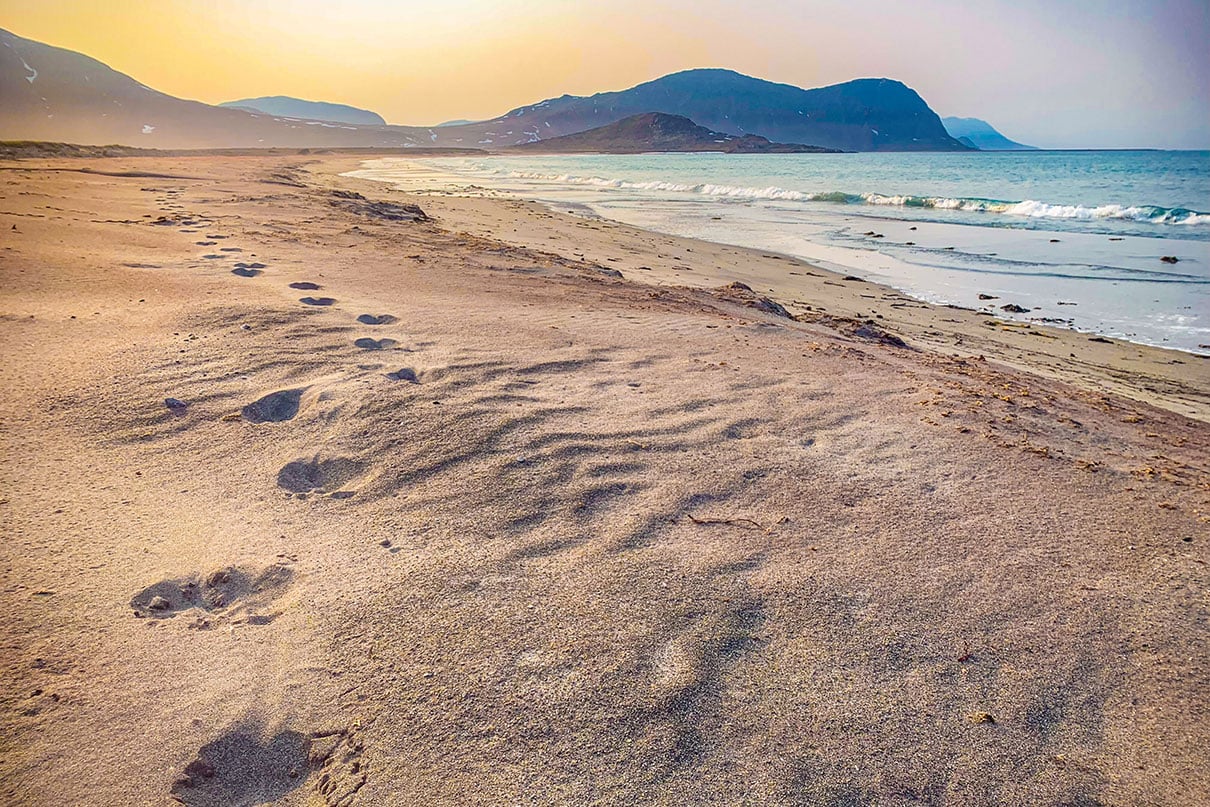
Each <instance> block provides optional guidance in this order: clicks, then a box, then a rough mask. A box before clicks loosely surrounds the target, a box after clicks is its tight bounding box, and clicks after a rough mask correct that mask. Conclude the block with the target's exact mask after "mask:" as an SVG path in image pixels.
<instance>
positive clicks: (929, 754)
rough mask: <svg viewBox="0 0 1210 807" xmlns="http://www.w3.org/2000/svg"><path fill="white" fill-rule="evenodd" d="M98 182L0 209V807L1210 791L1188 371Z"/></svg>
mask: <svg viewBox="0 0 1210 807" xmlns="http://www.w3.org/2000/svg"><path fill="white" fill-rule="evenodd" d="M78 162H80V163H85V162H86V163H87V166H88V167H90V168H92V169H95V170H94V171H93V172H91V173H81V172H78V171H42V170H38V169H40V168H46V167H51V168H63V167H71V166H73V165H75V162H73V161H71V160H59V161H48V162H45V163H37V162H25V163H15V164H12V165H10V166H9V167H13V168H16V169H19V170H10V171H4V172H2V174H0V183H3V184H2V185H0V188H3V191H2V194H0V197H2V199H0V238H2V241H0V277H2V278H3V284H2V286H0V302H2V306H0V317H2V319H0V328H2V329H3V341H2V344H3V346H4V348H3V350H4V352H3V364H2V368H3V380H4V384H3V385H0V428H2V435H3V453H4V457H5V462H4V464H3V498H2V500H0V519H2V523H3V526H4V534H5V540H4V542H3V543H2V544H0V546H2V547H3V549H2V550H0V551H2V552H3V562H2V566H0V568H2V569H3V589H2V591H3V603H2V605H3V608H4V612H5V614H6V619H5V620H4V621H3V624H2V626H0V641H2V642H3V644H2V648H3V649H2V652H0V680H2V681H3V683H2V684H0V736H2V737H3V743H2V745H0V800H2V801H4V802H5V803H7V804H29V805H51V804H90V805H129V804H171V803H184V804H188V805H219V804H270V803H271V804H283V805H387V804H401V805H405V804H485V805H494V804H552V805H555V804H603V805H623V804H634V803H651V804H669V805H672V804H719V805H722V804H778V805H781V804H803V805H858V804H874V803H877V804H887V805H899V804H904V805H906V804H956V805H958V804H960V805H972V804H1004V805H1018V804H1019V805H1033V804H1051V805H1094V804H1103V805H1111V804H1112V805H1135V804H1171V805H1195V804H1203V803H1206V801H1207V800H1210V775H1208V774H1207V772H1206V771H1207V766H1206V753H1207V752H1206V749H1207V748H1210V728H1208V719H1210V710H1208V697H1207V692H1210V688H1208V686H1207V685H1208V684H1210V676H1208V673H1210V661H1208V659H1210V656H1208V653H1207V651H1208V649H1210V648H1208V647H1207V607H1208V604H1207V599H1206V590H1207V588H1206V587H1207V582H1208V581H1207V571H1206V560H1207V546H1208V541H1210V530H1208V529H1207V522H1208V520H1210V503H1208V497H1210V456H1208V455H1210V427H1208V426H1207V424H1206V417H1205V414H1206V408H1205V407H1206V402H1207V401H1208V400H1210V398H1208V397H1207V392H1208V391H1210V381H1208V379H1207V371H1206V369H1205V365H1204V360H1200V359H1194V358H1192V357H1180V356H1179V354H1175V353H1169V352H1165V351H1158V350H1137V351H1136V350H1135V349H1134V348H1133V347H1123V346H1121V345H1113V346H1106V345H1102V344H1099V343H1097V344H1087V341H1086V339H1084V338H1083V337H1078V339H1077V337H1075V336H1070V337H1063V336H1058V337H1056V339H1063V338H1068V339H1070V341H1069V342H1067V343H1064V344H1063V345H1061V346H1060V347H1061V348H1062V350H1061V351H1060V350H1059V348H1055V350H1053V351H1051V353H1047V354H1046V355H1045V356H1042V357H1040V358H1039V354H1038V353H1036V352H1030V351H1027V350H1025V349H1024V348H1021V349H1020V350H1019V351H1018V352H1012V351H1013V348H1012V345H1011V344H1010V345H1009V347H1008V348H1005V347H1004V345H1003V344H1002V343H996V342H994V341H982V342H980V343H979V344H978V346H976V347H975V348H974V349H972V350H961V351H955V350H951V349H948V348H944V349H943V343H945V342H946V339H947V338H948V339H949V340H950V343H952V341H953V340H952V337H953V335H954V334H958V335H959V336H961V335H962V334H965V333H966V331H965V330H963V329H964V328H967V327H969V328H972V329H978V328H980V327H983V328H985V329H986V326H982V325H980V324H978V323H975V324H969V323H968V324H964V323H963V322H954V323H948V325H952V328H949V329H948V330H947V329H946V328H947V324H946V323H944V322H943V320H945V319H950V318H952V319H961V317H962V316H964V315H962V314H961V313H960V312H959V313H958V314H954V313H953V312H950V311H948V310H946V309H919V310H918V309H916V308H914V307H913V308H897V309H895V316H897V317H899V319H892V318H891V317H890V316H889V315H890V314H891V311H890V310H889V309H888V317H887V318H885V319H883V320H879V321H877V323H876V324H871V323H867V322H866V320H865V319H864V318H863V317H861V316H855V313H856V312H852V313H850V312H848V311H847V310H846V309H845V305H846V304H847V303H846V300H847V299H848V298H847V297H845V296H844V295H851V294H853V293H854V292H852V291H849V290H844V291H835V292H833V291H829V290H830V289H832V288H833V287H831V286H829V287H827V288H825V287H824V286H823V285H822V282H823V280H829V281H831V280H832V279H833V278H832V276H830V275H826V274H824V273H820V275H819V283H820V285H819V286H818V287H814V288H815V289H816V291H818V293H819V295H820V296H816V297H813V298H811V299H810V300H804V301H801V302H802V303H803V304H809V305H812V306H813V307H816V308H817V307H819V306H823V307H824V308H825V309H827V311H826V316H823V315H820V316H812V315H811V313H812V312H809V311H805V310H804V309H803V308H802V305H799V306H798V307H797V308H796V307H795V305H794V303H793V301H792V300H789V299H786V298H784V297H783V298H778V297H777V295H776V294H774V295H772V298H771V302H775V303H777V305H779V306H780V305H784V306H785V307H786V309H787V311H788V313H791V314H795V315H798V316H799V317H800V319H792V318H787V317H784V316H780V315H779V314H778V312H777V311H776V310H775V309H771V308H768V307H766V306H761V305H759V304H757V303H759V299H760V298H761V297H764V296H766V295H768V294H769V292H767V291H766V290H765V288H764V285H762V284H761V283H760V282H759V278H760V277H761V276H762V275H764V274H766V273H775V272H776V271H777V270H778V269H777V268H778V267H781V268H783V269H785V270H787V271H796V272H797V271H800V270H803V271H812V270H811V269H810V268H809V267H805V268H804V266H803V265H802V264H791V263H790V262H783V261H781V260H779V259H775V258H770V259H767V260H763V261H762V260H761V259H759V257H752V256H751V255H750V254H749V253H743V252H741V251H727V250H725V249H724V248H720V247H713V246H710V245H704V244H698V245H697V246H695V247H693V249H694V261H695V267H696V269H697V270H698V271H699V273H700V274H703V275H706V276H709V277H710V278H711V282H709V283H706V282H703V283H700V284H694V285H699V286H701V287H699V288H689V287H686V286H681V285H678V286H672V285H668V284H665V285H658V286H657V285H651V284H642V283H636V282H631V281H632V280H636V279H639V280H641V279H643V278H635V277H633V276H634V275H635V274H636V273H637V272H638V269H637V266H630V265H628V264H625V263H622V262H616V263H615V262H609V261H608V260H607V258H608V255H607V254H606V253H607V252H608V251H609V250H617V251H620V252H627V251H631V252H634V253H640V252H643V251H644V250H652V251H657V250H664V249H665V248H666V247H667V245H668V243H671V242H668V241H663V240H660V239H663V237H662V236H654V235H652V234H644V233H642V231H634V230H632V229H630V228H620V227H617V226H614V225H609V224H608V223H600V222H593V224H594V225H595V226H594V227H592V228H589V227H583V226H581V224H580V223H578V220H576V219H574V217H554V214H548V213H545V212H542V211H540V210H538V209H536V208H535V207H534V206H530V205H524V204H520V203H516V202H511V201H507V200H486V199H473V200H458V199H432V198H427V197H426V198H405V197H402V196H400V195H399V194H394V193H391V192H389V191H387V190H385V189H383V188H380V187H378V186H374V185H371V184H370V183H364V182H355V181H352V180H343V179H341V178H340V177H338V176H337V174H338V172H339V171H341V170H348V168H350V167H352V166H354V165H355V163H354V162H352V161H350V160H348V158H330V159H327V160H326V161H323V162H321V161H318V160H307V159H303V158H290V157H252V156H246V157H171V158H169V157H164V158H140V159H138V160H133V159H129V158H126V159H106V160H94V161H78ZM135 170H138V171H141V172H143V173H144V174H148V173H151V174H159V175H162V177H147V176H140V177H135V176H130V175H127V173H125V172H131V171H135ZM100 171H104V172H106V173H99V172H100ZM283 175H286V176H289V177H291V178H292V181H295V184H291V185H283V184H281V183H280V181H278V179H277V178H278V177H280V176H283ZM178 177H180V178H178ZM192 177H201V178H199V179H193V178H192ZM333 190H342V191H344V192H349V193H351V192H354V191H355V192H357V193H360V194H362V195H363V196H365V197H366V199H365V200H357V199H353V198H352V197H350V196H333V194H332V191H333ZM375 192H377V194H378V195H377V196H375V195H374V194H375ZM350 201H352V202H355V204H349V202H350ZM333 202H337V203H336V204H333ZM363 202H365V204H363ZM378 203H381V204H378ZM412 204H419V206H420V207H421V208H423V210H424V212H425V213H426V214H427V218H428V219H429V220H424V219H423V218H420V217H416V216H415V215H414V214H413V213H410V212H409V214H408V216H405V217H402V219H399V218H391V217H390V216H380V215H376V214H375V213H374V211H379V212H381V211H387V212H388V213H392V211H398V210H408V208H404V207H401V206H403V205H412ZM392 215H394V214H393V213H392ZM547 216H551V217H552V218H546V217H547ZM412 218H414V219H415V220H409V219H412ZM579 221H583V220H579ZM163 222H171V224H165V223H163ZM14 227H15V229H14ZM543 228H548V229H543ZM514 231H515V233H514ZM493 232H495V233H496V235H497V236H499V237H498V238H492V237H490V236H491V235H492V233H493ZM561 234H562V235H561ZM573 234H574V235H573ZM552 235H553V236H555V237H549V236H552ZM202 236H205V237H206V239H207V240H214V241H216V242H220V243H221V244H222V245H223V246H224V247H230V248H238V249H240V250H242V252H234V251H215V252H209V251H208V250H210V249H214V248H213V247H208V246H199V245H198V244H197V243H196V242H197V241H198V239H199V238H200V237H202ZM657 242H658V243H657ZM678 243H680V242H678ZM686 243H691V244H692V243H695V242H686ZM539 244H540V245H541V246H540V247H539V246H538V245H539ZM728 249H729V248H728ZM594 251H595V252H594ZM596 253H599V258H596V259H592V260H589V259H582V256H585V255H588V257H590V258H592V257H593V255H595V254H596ZM665 254H666V253H665ZM209 255H215V256H216V257H214V258H208V257H207V256H209ZM737 256H738V257H737ZM745 256H747V257H745ZM236 258H238V259H240V261H243V262H245V263H246V264H250V263H251V262H253V261H256V262H258V263H259V264H262V265H263V268H260V269H258V270H257V271H258V272H259V274H256V275H254V276H247V277H237V276H233V275H232V272H231V269H232V267H233V266H234V265H235V259H236ZM642 260H644V261H646V260H647V258H646V256H644V257H643V258H642ZM783 264H784V266H783ZM650 265H651V266H652V267H653V268H652V271H658V270H660V267H659V266H658V265H656V262H655V261H651V262H650ZM744 265H746V266H748V267H749V268H750V269H751V272H752V274H753V275H754V276H755V279H753V278H751V277H750V278H749V280H748V281H746V282H748V283H749V285H750V286H751V287H752V288H753V289H755V291H754V292H752V293H751V294H750V295H749V294H748V293H746V292H744V291H743V290H742V289H741V290H737V289H734V288H732V289H722V290H718V291H715V290H712V287H714V286H725V285H727V283H729V282H731V280H735V279H739V278H738V277H734V276H733V275H734V274H735V272H736V271H737V270H738V269H742V268H743V266H744ZM668 271H669V272H671V269H669V270H668ZM619 272H620V274H621V275H622V277H621V278H619V277H617V276H616V275H617V274H618V273H619ZM716 276H717V279H718V280H719V282H713V281H714V279H715V278H716ZM303 284H306V285H303ZM765 285H767V284H765ZM839 285H840V286H841V287H851V286H852V285H854V284H844V283H840V284H839ZM856 285H861V286H863V287H865V288H864V289H863V293H867V294H868V293H877V294H889V293H890V292H889V291H888V290H879V289H878V288H877V287H872V284H870V285H869V286H867V284H856ZM871 287H872V288H874V289H875V291H874V292H871V291H870V288H871ZM299 288H303V289H309V290H314V289H317V288H322V294H323V295H324V297H325V298H326V299H330V300H331V301H332V302H331V303H330V304H328V305H322V306H315V305H308V304H305V303H304V302H300V299H299V292H298V289H299ZM824 294H835V295H836V296H835V297H828V298H826V299H825V298H824V297H823V296H822V295H824ZM316 299H319V298H318V297H317V298H316ZM813 310H814V309H813ZM366 312H390V314H389V315H383V314H381V313H372V314H368V315H367V314H366ZM815 313H816V314H817V313H818V312H815ZM359 317H360V321H359ZM871 329H872V330H871ZM929 333H934V334H937V335H936V336H933V337H931V338H926V337H927V335H928V334H929ZM973 333H979V331H977V330H975V331H973ZM885 336H902V337H903V338H904V339H905V340H906V343H907V344H906V346H904V347H900V346H897V344H896V343H895V342H894V341H893V340H889V339H887V338H884V337H885ZM968 338H970V337H968ZM1013 338H1015V337H1013ZM1039 341H1042V340H1039ZM1077 342H1079V343H1080V345H1077ZM359 343H360V344H362V345H366V346H369V349H366V348H363V347H359V346H358V345H359ZM370 343H373V345H372V346H371V345H370ZM1023 344H1024V343H1023ZM1047 344H1048V345H1049V344H1051V343H1050V341H1049V340H1047ZM1069 347H1070V348H1071V349H1070V350H1068V348H1069ZM1077 347H1079V354H1078V356H1077V357H1076V358H1075V359H1073V360H1071V361H1067V360H1066V359H1065V358H1064V357H1063V356H1062V353H1069V352H1076V350H1077ZM1112 350H1119V351H1123V353H1125V352H1130V355H1131V357H1133V356H1134V354H1135V353H1138V355H1140V356H1141V357H1142V358H1141V359H1133V358H1132V359H1131V360H1133V361H1136V362H1138V363H1139V367H1140V368H1141V369H1140V370H1139V372H1138V373H1135V374H1133V375H1132V374H1131V373H1129V372H1126V371H1122V370H1114V369H1113V367H1114V361H1117V359H1115V358H1114V357H1113V356H1109V354H1108V353H1100V352H1097V351H1112ZM1090 351H1091V352H1090ZM955 352H957V353H959V354H960V355H957V356H955V355H953V354H954V353H955ZM980 353H981V354H982V355H983V356H984V358H983V359H980V358H979V354H980ZM1106 357H1108V358H1106ZM1061 359H1062V360H1061ZM1172 359H1178V360H1183V361H1185V363H1184V364H1181V365H1172V364H1170V363H1169V362H1170V361H1171V360H1172ZM1031 362H1032V365H1031ZM1010 365H1012V366H1010ZM1030 366H1033V367H1034V368H1035V369H1036V370H1037V373H1031V372H1027V371H1026V369H1025V368H1028V367H1030ZM1106 368H1109V369H1106ZM1140 379H1144V380H1143V381H1140ZM1115 390H1116V391H1117V392H1123V393H1125V394H1128V395H1130V396H1132V397H1121V396H1119V395H1117V394H1115ZM168 398H175V399H177V400H178V401H179V402H181V403H182V404H184V406H173V407H169V406H166V405H165V400H166V399H168ZM1189 415H1192V416H1189ZM157 598H158V599H157Z"/></svg>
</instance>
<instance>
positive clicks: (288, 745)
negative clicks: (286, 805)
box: [172, 727, 311, 807]
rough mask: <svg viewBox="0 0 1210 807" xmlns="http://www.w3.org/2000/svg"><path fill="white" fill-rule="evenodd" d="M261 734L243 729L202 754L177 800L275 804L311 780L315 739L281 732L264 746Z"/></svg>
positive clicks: (197, 805) (194, 805)
mask: <svg viewBox="0 0 1210 807" xmlns="http://www.w3.org/2000/svg"><path fill="white" fill-rule="evenodd" d="M259 734H260V732H259V731H257V730H256V729H255V728H251V727H237V728H234V729H231V730H230V731H228V732H227V733H226V734H224V735H223V736H221V737H219V738H218V739H217V740H215V741H213V742H210V743H207V744H206V745H204V746H202V748H201V750H199V751H198V754H197V759H195V760H194V761H193V762H190V763H189V764H188V765H187V766H186V767H185V771H184V774H183V775H182V776H180V777H179V778H178V779H177V780H176V781H175V782H173V783H172V795H173V797H174V798H175V799H176V800H177V801H179V802H181V803H182V804H186V805H189V807H230V805H241V806H242V805H256V804H268V803H271V802H275V801H277V800H278V799H280V798H282V797H283V796H285V795H286V794H287V793H289V792H290V791H292V790H294V789H295V788H297V787H298V786H299V785H301V784H302V783H303V782H304V781H305V780H306V778H307V774H308V765H307V755H308V753H309V752H310V750H311V738H310V737H308V736H307V735H305V734H303V733H301V732H298V731H281V732H278V733H277V734H275V735H273V736H272V737H270V738H269V739H268V740H265V741H262V740H261V738H260V737H259V736H258V735H259Z"/></svg>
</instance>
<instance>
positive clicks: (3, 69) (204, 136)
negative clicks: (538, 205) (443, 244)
mask: <svg viewBox="0 0 1210 807" xmlns="http://www.w3.org/2000/svg"><path fill="white" fill-rule="evenodd" d="M0 45H2V47H0V98H3V106H2V107H0V139H4V140H53V141H65V142H71V143H80V144H88V145H100V144H110V143H120V144H126V145H131V146H137V147H144V148H176V149H180V148H258V147H259V148H268V147H281V148H307V147H309V148H342V147H362V148H415V147H442V148H474V149H489V150H494V149H499V148H502V147H507V146H514V145H519V144H522V143H531V142H535V141H540V140H541V141H545V140H549V139H551V138H557V137H561V136H564V135H570V134H576V133H578V132H584V131H587V130H589V129H594V128H598V127H601V126H607V125H609V124H612V123H616V122H618V121H620V120H623V119H625V118H629V117H632V116H634V115H639V114H643V113H648V112H663V113H667V114H671V115H678V116H682V117H685V118H690V119H691V120H693V121H694V122H696V123H697V124H699V125H701V126H704V127H705V128H706V129H708V130H709V131H711V132H721V133H726V134H727V135H737V136H744V135H758V136H761V137H765V138H768V139H770V140H773V141H781V142H785V143H802V144H807V145H812V146H820V147H824V148H830V149H843V150H847V151H896V150H902V151H923V150H941V151H961V150H966V149H967V148H968V147H967V146H966V145H964V144H962V143H960V142H958V140H956V139H955V138H953V137H951V136H950V135H949V134H948V133H947V132H946V130H945V127H944V126H943V125H942V123H941V119H940V118H939V117H938V116H937V114H936V113H935V112H934V111H933V110H932V109H930V108H929V106H928V104H926V103H925V102H924V100H923V99H922V98H921V97H920V96H919V95H918V94H917V93H916V92H915V91H913V90H912V89H910V88H908V87H906V86H905V85H903V84H902V83H900V82H898V81H893V80H891V79H858V80H855V81H849V82H845V83H843V84H836V85H832V86H829V87H820V88H817V89H811V90H805V89H802V88H799V87H794V86H791V85H788V84H777V83H774V82H770V81H765V80H763V79H758V78H752V77H750V76H745V75H741V74H740V73H736V72H734V71H730V70H720V69H698V70H686V71H683V72H680V73H673V74H671V75H667V76H664V77H662V78H658V79H656V80H654V81H649V82H646V83H644V84H640V85H638V86H636V87H632V88H630V89H628V90H622V91H619V92H608V93H598V94H596V95H592V96H570V95H564V96H561V97H559V98H552V99H548V100H545V101H541V102H539V103H536V104H531V105H528V106H523V107H519V108H517V109H514V110H512V111H510V112H508V113H507V114H505V115H501V116H500V117H498V118H493V119H491V120H486V121H477V122H470V123H462V124H456V125H450V126H441V127H417V126H390V125H382V124H368V123H367V124H362V123H350V122H333V121H331V120H324V119H322V118H315V117H312V118H309V119H303V118H300V117H298V116H297V115H296V114H290V115H286V114H282V113H280V112H271V111H270V112H266V111H253V110H251V109H244V108H238V107H232V106H212V105H209V104H203V103H200V102H197V101H188V100H184V99H181V98H175V97H173V96H171V95H167V94H165V93H162V92H158V91H156V90H154V89H152V88H150V87H147V86H146V85H144V84H142V83H140V82H138V81H137V80H135V79H134V78H132V77H130V76H127V75H125V74H123V73H120V72H118V71H116V70H113V69H111V68H110V67H108V66H106V65H105V64H102V63H101V62H99V61H97V60H96V59H93V58H91V57H89V56H86V55H84V54H81V53H77V52H75V51H70V50H66V49H64V48H57V47H53V46H51V45H45V44H42V43H40V42H35V41H33V40H30V39H25V38H22V37H19V36H16V35H15V34H12V33H10V32H8V31H3V30H0ZM253 100H259V99H253ZM235 103H236V104H240V105H243V104H246V103H247V102H235ZM304 103H305V104H309V105H310V106H306V107H299V106H294V105H290V106H288V107H287V108H288V109H289V110H290V111H291V112H297V111H302V110H304V109H305V110H306V112H305V114H307V115H311V116H317V115H326V114H330V113H329V112H326V111H323V110H321V109H320V108H317V107H315V106H314V105H313V103H314V102H304ZM370 114H373V113H370Z"/></svg>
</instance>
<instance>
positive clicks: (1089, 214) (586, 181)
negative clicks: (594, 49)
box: [499, 171, 1210, 225]
mask: <svg viewBox="0 0 1210 807" xmlns="http://www.w3.org/2000/svg"><path fill="white" fill-rule="evenodd" d="M499 173H502V174H503V175H505V176H507V177H508V178H510V179H530V180H540V181H544V182H560V183H563V184H567V185H588V186H594V187H600V188H617V189H619V190H636V191H665V192H671V193H696V194H701V195H703V196H712V197H721V198H727V199H747V200H761V199H764V200H773V201H790V202H825V203H832V204H848V205H853V204H866V205H890V206H896V207H919V208H933V209H936V210H960V211H964V212H968V213H994V214H1001V215H1006V216H1020V217H1023V218H1034V219H1077V220H1081V221H1095V220H1098V219H1117V220H1121V221H1134V222H1141V223H1144V224H1183V225H1210V213H1202V212H1199V211H1196V210H1189V209H1187V208H1183V207H1160V206H1158V205H1097V206H1093V207H1088V206H1084V205H1064V204H1052V203H1048V202H1040V201H1036V200H1033V199H1026V200H1025V201H1021V202H1013V201H1005V200H1002V199H980V198H976V197H971V198H966V197H958V198H949V197H941V196H911V195H885V194H880V193H859V194H858V193H845V192H843V191H825V192H822V193H804V192H803V191H792V190H787V189H785V188H778V187H775V186H770V187H766V188H748V187H742V186H734V185H717V184H711V183H701V184H696V185H690V184H685V183H679V182H664V181H660V180H651V181H648V182H635V181H633V180H627V179H610V178H608V177H599V176H578V175H575V174H544V173H537V172H530V171H500V172H499Z"/></svg>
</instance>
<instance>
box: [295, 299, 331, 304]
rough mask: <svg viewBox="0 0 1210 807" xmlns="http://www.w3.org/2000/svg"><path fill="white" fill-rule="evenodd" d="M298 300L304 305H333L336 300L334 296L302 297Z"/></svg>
mask: <svg viewBox="0 0 1210 807" xmlns="http://www.w3.org/2000/svg"><path fill="white" fill-rule="evenodd" d="M298 301H299V302H300V303H302V304H303V305H332V304H333V303H335V302H336V300H335V299H334V298H332V297H300V298H299V299H298Z"/></svg>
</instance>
